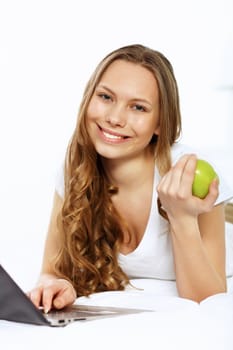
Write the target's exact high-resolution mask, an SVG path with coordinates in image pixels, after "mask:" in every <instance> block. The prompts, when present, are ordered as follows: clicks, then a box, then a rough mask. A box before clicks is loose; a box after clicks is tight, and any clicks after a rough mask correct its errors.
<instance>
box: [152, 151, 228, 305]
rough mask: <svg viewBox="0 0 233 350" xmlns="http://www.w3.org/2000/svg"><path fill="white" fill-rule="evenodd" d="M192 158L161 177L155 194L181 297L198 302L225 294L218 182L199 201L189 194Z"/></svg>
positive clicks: (193, 167) (223, 242) (188, 156)
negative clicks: (165, 219)
mask: <svg viewBox="0 0 233 350" xmlns="http://www.w3.org/2000/svg"><path fill="white" fill-rule="evenodd" d="M195 167H196V157H195V156H194V155H185V156H183V157H182V158H181V159H180V160H179V161H178V162H177V164H176V165H175V166H174V167H172V169H171V170H170V171H169V172H168V173H167V174H166V175H165V176H164V177H163V178H162V180H161V183H160V184H159V185H158V188H157V189H158V194H159V198H160V200H161V203H162V205H163V207H164V209H165V210H166V212H167V215H168V218H169V221H170V226H171V238H172V246H173V254H174V264H175V272H176V280H177V289H178V292H179V295H180V296H181V297H185V298H189V299H192V300H195V301H198V302H200V301H201V300H203V299H205V298H206V297H208V296H210V295H213V294H216V293H221V292H225V291H226V275H225V232H224V226H225V222H224V208H223V204H221V205H218V206H216V207H214V203H215V201H216V199H217V196H218V183H217V182H216V181H215V182H213V183H212V184H211V186H210V189H209V194H208V195H207V197H206V198H205V199H203V200H201V199H199V198H197V197H194V196H193V195H192V182H193V178H194V172H195Z"/></svg>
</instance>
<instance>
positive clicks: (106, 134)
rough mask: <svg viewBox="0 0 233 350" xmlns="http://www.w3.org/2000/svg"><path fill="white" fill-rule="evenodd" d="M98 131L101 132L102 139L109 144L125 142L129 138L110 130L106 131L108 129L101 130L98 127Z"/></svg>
mask: <svg viewBox="0 0 233 350" xmlns="http://www.w3.org/2000/svg"><path fill="white" fill-rule="evenodd" d="M99 130H100V132H101V135H102V137H103V138H104V139H105V140H106V141H110V142H119V141H121V142H122V141H123V140H124V141H125V140H127V139H128V138H129V136H126V135H122V134H120V133H117V132H115V131H112V130H108V129H104V128H101V127H100V126H99Z"/></svg>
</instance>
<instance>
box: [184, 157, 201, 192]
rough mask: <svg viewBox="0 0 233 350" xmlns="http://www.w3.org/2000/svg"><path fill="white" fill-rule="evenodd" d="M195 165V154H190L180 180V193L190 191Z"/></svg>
mask: <svg viewBox="0 0 233 350" xmlns="http://www.w3.org/2000/svg"><path fill="white" fill-rule="evenodd" d="M196 166H197V157H196V155H194V154H192V155H190V156H189V157H188V158H187V161H186V163H185V165H184V169H183V173H182V177H181V182H180V193H181V194H182V195H184V196H186V195H189V194H191V193H192V184H193V180H194V176H195V170H196Z"/></svg>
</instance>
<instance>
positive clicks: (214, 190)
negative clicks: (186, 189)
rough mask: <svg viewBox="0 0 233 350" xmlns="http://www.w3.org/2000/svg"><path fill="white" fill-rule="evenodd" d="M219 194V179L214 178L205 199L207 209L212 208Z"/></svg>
mask: <svg viewBox="0 0 233 350" xmlns="http://www.w3.org/2000/svg"><path fill="white" fill-rule="evenodd" d="M218 195H219V181H218V179H214V180H213V181H212V182H211V184H210V186H209V192H208V194H207V196H206V197H205V198H204V199H203V202H204V204H205V207H206V210H207V211H208V210H211V209H212V207H213V205H214V203H215V201H216V200H217V198H218Z"/></svg>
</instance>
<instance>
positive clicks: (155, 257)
mask: <svg viewBox="0 0 233 350" xmlns="http://www.w3.org/2000/svg"><path fill="white" fill-rule="evenodd" d="M194 152H195V151H194V150H193V149H190V148H189V147H187V146H185V145H183V144H179V143H176V144H174V145H173V146H172V148H171V155H172V163H173V164H174V163H176V161H177V160H178V159H179V158H180V157H181V156H182V155H183V154H185V153H194ZM195 153H196V154H198V156H199V158H203V159H207V157H206V156H204V157H203V156H201V155H200V152H195ZM211 163H212V164H213V162H211ZM213 165H214V164H213ZM214 168H215V170H216V171H217V173H218V175H219V178H220V185H219V196H218V199H217V201H216V203H215V204H219V203H221V202H224V201H227V200H229V199H230V198H232V197H233V191H232V189H231V188H230V187H229V186H228V185H227V184H226V183H225V181H224V178H223V177H222V175H221V173H220V170H219V169H218V168H217V167H216V165H214ZM159 180H160V176H159V173H158V170H157V168H155V173H154V184H153V195H152V203H151V210H150V215H149V219H148V223H147V227H146V230H145V233H144V235H143V238H142V240H141V242H140V243H139V245H138V246H137V248H136V249H135V250H134V251H132V252H131V253H129V254H127V255H123V254H119V256H118V260H119V265H120V266H121V268H122V269H123V271H125V272H126V274H127V275H128V276H129V278H130V279H133V278H155V279H163V280H175V271H174V263H173V253H172V243H171V237H170V233H169V224H168V222H167V221H166V220H165V219H163V218H162V217H161V215H160V214H159V213H158V209H157V191H156V186H157V184H158V182H159ZM56 191H57V192H58V194H59V195H60V196H61V197H63V195H64V174H63V169H62V171H60V173H59V174H58V176H57V183H56Z"/></svg>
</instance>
